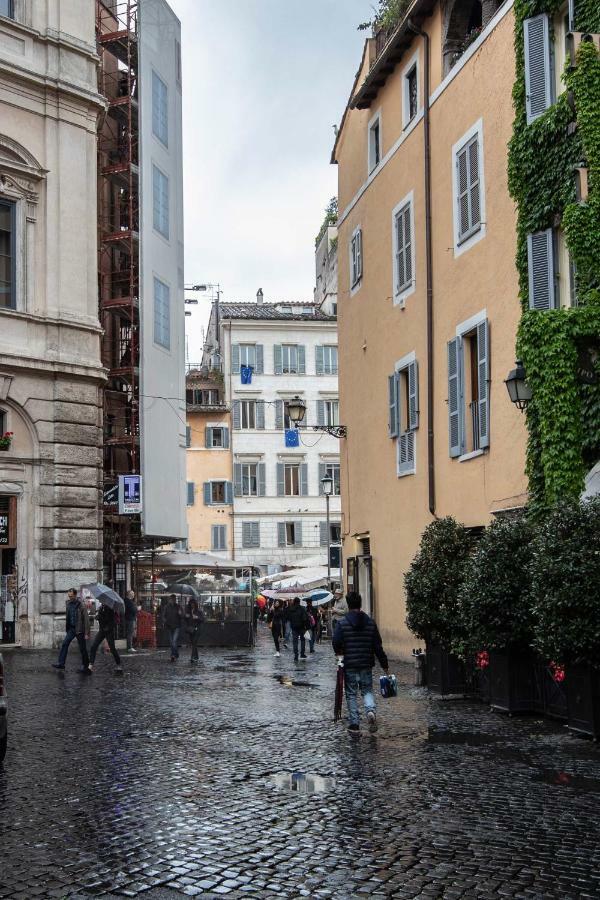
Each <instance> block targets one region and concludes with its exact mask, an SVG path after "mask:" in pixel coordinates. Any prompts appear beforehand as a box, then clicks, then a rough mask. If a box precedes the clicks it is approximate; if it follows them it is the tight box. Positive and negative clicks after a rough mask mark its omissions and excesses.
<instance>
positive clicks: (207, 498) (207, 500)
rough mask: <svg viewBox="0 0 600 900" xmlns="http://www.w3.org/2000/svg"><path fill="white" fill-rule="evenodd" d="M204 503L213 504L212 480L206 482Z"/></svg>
mask: <svg viewBox="0 0 600 900" xmlns="http://www.w3.org/2000/svg"><path fill="white" fill-rule="evenodd" d="M204 505H205V506H211V505H212V488H211V483H210V481H205V482H204Z"/></svg>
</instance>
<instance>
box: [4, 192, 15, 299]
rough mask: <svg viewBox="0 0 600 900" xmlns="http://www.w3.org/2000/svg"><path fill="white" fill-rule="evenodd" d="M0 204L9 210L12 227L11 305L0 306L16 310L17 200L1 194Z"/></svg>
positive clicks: (10, 253)
mask: <svg viewBox="0 0 600 900" xmlns="http://www.w3.org/2000/svg"><path fill="white" fill-rule="evenodd" d="M0 204H1V205H2V206H5V207H7V208H8V210H9V212H8V216H9V228H10V231H9V235H10V252H9V254H8V257H7V258H8V260H9V262H10V291H9V292H8V291H7V295H8V296H9V305H8V306H0V310H13V311H14V310H16V308H17V253H18V250H17V201H15V200H13V199H11V198H9V197H5V196H3V195H1V194H0Z"/></svg>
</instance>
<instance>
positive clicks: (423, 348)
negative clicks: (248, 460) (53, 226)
mask: <svg viewBox="0 0 600 900" xmlns="http://www.w3.org/2000/svg"><path fill="white" fill-rule="evenodd" d="M482 12H483V21H481V15H482ZM421 29H422V30H421ZM514 80H515V54H514V19H513V12H512V2H511V0H507V2H505V3H498V2H485V0H484V3H483V6H481V5H480V4H479V3H473V2H468V0H455V2H447V3H443V4H441V3H439V2H430V0H414V2H413V3H412V5H411V7H410V10H409V13H408V14H407V16H406V17H405V19H404V20H403V22H402V23H400V25H399V26H398V27H397V28H396V29H395V30H393V31H392V32H391V33H388V34H380V35H378V36H377V37H376V38H373V39H369V40H367V41H366V44H365V50H364V56H363V59H362V62H361V65H360V69H359V72H358V75H357V77H356V81H355V83H354V86H353V89H352V94H351V97H350V100H349V103H348V107H347V109H346V111H345V114H344V117H343V121H342V124H341V128H340V131H339V134H338V137H337V140H336V145H335V148H334V153H333V161H334V162H335V163H337V164H338V166H339V209H340V216H339V222H338V241H339V247H338V256H339V294H338V303H339V306H338V315H339V343H340V402H341V419H342V421H343V422H344V423H345V424H346V425H347V427H348V438H347V447H346V448H343V449H342V453H341V459H342V507H343V531H344V555H345V559H346V571H347V586H348V587H349V588H352V587H357V586H358V587H360V589H361V591H362V592H363V594H364V595H366V598H367V602H368V603H370V605H371V608H372V609H373V610H374V612H375V614H376V616H377V618H378V621H379V624H380V627H381V631H382V635H383V638H384V642H385V643H386V644H387V645H388V646H389V647H390V648H391V649H392V651H394V652H402V653H403V654H404V655H406V654H407V653H409V652H410V648H411V647H412V646H413V638H412V637H411V635H410V633H409V632H408V630H407V628H406V625H405V602H404V590H403V576H404V573H405V572H406V570H407V568H408V566H409V565H410V562H411V560H412V558H413V556H414V554H415V552H416V550H417V548H418V544H419V540H420V535H421V533H422V532H423V530H424V528H425V527H426V525H427V524H428V523H429V522H431V521H432V518H433V517H441V516H445V515H453V516H455V517H456V518H457V519H459V520H460V521H462V522H464V523H465V524H466V525H467V526H473V527H478V526H482V525H485V524H487V523H488V522H489V521H490V519H491V517H492V516H493V515H494V514H497V513H499V512H501V511H503V510H508V509H511V508H514V507H519V506H522V505H523V504H524V502H525V500H526V493H525V492H526V479H525V475H524V457H525V444H526V429H525V424H524V419H523V417H522V416H521V414H520V413H519V412H518V411H517V410H516V409H515V408H514V407H513V406H512V404H511V403H510V401H509V397H508V394H507V391H506V387H505V385H504V379H505V378H506V376H507V374H508V372H509V370H510V369H512V368H513V367H514V357H515V349H514V348H515V336H516V330H517V325H518V321H519V316H520V304H519V300H518V296H519V285H518V280H517V271H516V268H515V252H516V233H515V223H516V214H515V208H514V203H513V201H512V200H511V199H510V197H509V193H508V187H507V144H508V141H509V139H510V137H511V130H512V122H513V106H512V96H511V91H512V87H513V82H514ZM428 157H429V158H430V165H429V166H428V165H427V160H428Z"/></svg>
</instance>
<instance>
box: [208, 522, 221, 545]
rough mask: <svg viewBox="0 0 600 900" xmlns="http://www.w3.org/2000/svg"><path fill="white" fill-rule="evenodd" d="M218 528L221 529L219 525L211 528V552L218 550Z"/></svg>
mask: <svg viewBox="0 0 600 900" xmlns="http://www.w3.org/2000/svg"><path fill="white" fill-rule="evenodd" d="M218 528H219V526H218V525H211V526H210V547H211V550H216V549H217V536H218V530H217V529H218Z"/></svg>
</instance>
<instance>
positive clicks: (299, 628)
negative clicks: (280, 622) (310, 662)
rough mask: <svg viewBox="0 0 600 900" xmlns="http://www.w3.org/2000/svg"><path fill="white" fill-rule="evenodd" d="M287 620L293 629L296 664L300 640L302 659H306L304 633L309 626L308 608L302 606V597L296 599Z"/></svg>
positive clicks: (289, 610)
mask: <svg viewBox="0 0 600 900" xmlns="http://www.w3.org/2000/svg"><path fill="white" fill-rule="evenodd" d="M287 618H288V621H289V623H290V625H291V627H292V644H293V647H294V662H298V640H299V641H300V659H306V639H305V637H304V632H305V631H306V629H307V628H308V625H309V622H308V614H307V612H306V608H305V607H304V606H301V605H300V597H294V602H293V603H292V605H291V607H290V608H289V609H288V613H287Z"/></svg>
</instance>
